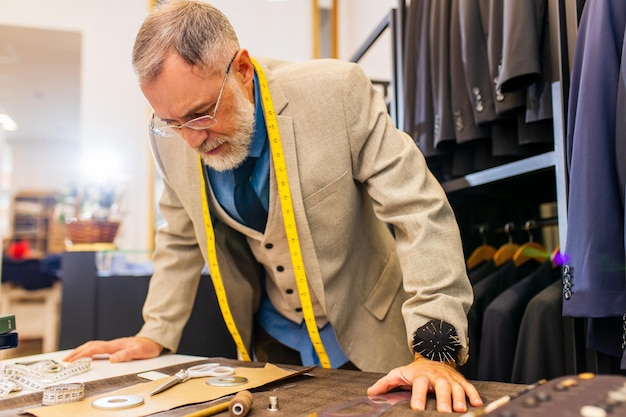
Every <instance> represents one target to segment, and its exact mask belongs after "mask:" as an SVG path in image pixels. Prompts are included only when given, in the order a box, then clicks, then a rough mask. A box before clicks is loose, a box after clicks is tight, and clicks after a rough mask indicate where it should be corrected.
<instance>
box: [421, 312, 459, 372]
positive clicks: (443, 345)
mask: <svg viewBox="0 0 626 417" xmlns="http://www.w3.org/2000/svg"><path fill="white" fill-rule="evenodd" d="M460 347H461V342H460V341H459V337H458V336H457V333H456V329H455V328H454V327H452V325H450V324H448V323H446V322H445V321H443V320H431V321H429V322H428V323H426V324H425V325H423V326H422V327H420V328H419V329H417V330H416V331H415V335H414V336H413V351H414V352H415V353H419V354H420V355H422V356H424V357H425V358H428V359H430V360H432V361H437V362H454V361H455V360H456V355H457V352H458V350H459V348H460Z"/></svg>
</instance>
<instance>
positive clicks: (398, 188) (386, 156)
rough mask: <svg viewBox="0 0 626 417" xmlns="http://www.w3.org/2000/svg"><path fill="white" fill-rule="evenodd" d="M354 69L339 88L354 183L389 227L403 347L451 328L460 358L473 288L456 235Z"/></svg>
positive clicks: (417, 158) (412, 151)
mask: <svg viewBox="0 0 626 417" xmlns="http://www.w3.org/2000/svg"><path fill="white" fill-rule="evenodd" d="M368 85H369V80H368V79H367V77H366V76H365V74H364V73H363V72H362V71H361V70H360V69H359V67H358V66H354V67H353V70H352V71H351V72H350V73H349V74H348V75H347V79H346V81H345V86H344V98H343V100H344V109H345V110H346V112H345V117H346V124H347V125H348V126H352V128H351V130H350V146H351V149H352V151H351V152H352V165H353V167H352V169H353V177H354V179H355V180H356V181H357V182H359V183H361V184H363V186H364V187H365V189H366V191H367V193H368V194H369V196H370V198H371V200H372V202H373V209H374V211H375V214H376V216H377V217H378V218H379V219H380V220H382V221H383V222H385V223H387V224H390V225H392V226H393V230H394V233H395V238H396V250H397V253H398V256H399V258H400V264H401V268H402V275H403V287H404V290H405V292H406V293H407V294H408V297H409V298H408V299H407V300H406V301H405V303H404V304H403V308H402V312H403V316H404V320H405V325H406V331H407V341H408V342H409V344H411V340H412V337H413V334H414V332H415V330H417V328H419V327H420V326H422V325H424V324H425V323H427V322H428V321H430V320H433V319H438V320H439V319H440V320H445V321H447V322H448V323H450V324H452V325H453V326H454V327H455V328H456V330H457V332H458V335H459V339H460V341H461V343H462V344H463V347H464V350H463V352H462V353H461V354H462V356H463V357H465V354H466V353H467V318H466V315H467V312H468V310H469V307H470V305H471V302H472V289H471V285H470V282H469V279H468V277H467V274H466V268H465V260H464V256H463V250H462V246H461V239H460V233H459V229H458V225H457V223H456V219H455V216H454V213H453V211H452V208H451V206H450V204H449V202H448V200H447V197H446V194H445V192H444V191H443V189H442V187H441V186H440V184H439V183H438V182H437V180H436V179H435V177H434V176H433V175H432V174H431V172H430V171H429V169H428V167H427V165H426V162H425V160H424V157H423V155H422V154H421V153H420V152H419V150H418V148H417V147H416V146H415V143H414V142H413V141H412V140H411V138H410V137H409V136H408V135H407V134H405V133H404V132H401V131H400V130H398V129H396V128H395V127H394V126H393V123H392V121H391V118H390V117H389V115H388V114H387V111H386V107H385V105H384V101H383V100H382V99H381V97H380V96H379V94H378V93H377V92H376V91H375V90H374V89H372V88H368Z"/></svg>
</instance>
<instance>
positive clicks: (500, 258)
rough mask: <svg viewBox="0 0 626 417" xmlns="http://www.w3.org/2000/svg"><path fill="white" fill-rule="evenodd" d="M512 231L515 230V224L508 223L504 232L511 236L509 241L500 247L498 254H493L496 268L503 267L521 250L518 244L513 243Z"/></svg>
mask: <svg viewBox="0 0 626 417" xmlns="http://www.w3.org/2000/svg"><path fill="white" fill-rule="evenodd" d="M511 229H513V223H507V224H505V225H504V231H505V232H506V234H507V235H509V241H508V242H507V243H505V244H504V245H502V246H500V247H499V248H498V250H497V251H496V253H494V254H493V263H494V264H495V265H496V268H498V267H501V266H502V265H503V264H504V263H505V262H507V261H510V260H511V259H513V255H514V254H515V252H516V251H517V250H518V249H519V245H518V244H517V243H513V236H512V235H511Z"/></svg>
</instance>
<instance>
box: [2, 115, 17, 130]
mask: <svg viewBox="0 0 626 417" xmlns="http://www.w3.org/2000/svg"><path fill="white" fill-rule="evenodd" d="M0 127H2V129H3V130H6V131H7V132H15V131H16V130H17V123H15V121H13V119H11V117H10V116H9V115H8V114H4V113H0Z"/></svg>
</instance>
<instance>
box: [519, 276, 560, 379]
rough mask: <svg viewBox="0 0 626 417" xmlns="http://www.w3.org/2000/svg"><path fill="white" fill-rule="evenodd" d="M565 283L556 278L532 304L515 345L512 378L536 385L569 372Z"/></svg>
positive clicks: (528, 308) (529, 304) (524, 318)
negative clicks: (567, 366)
mask: <svg viewBox="0 0 626 417" xmlns="http://www.w3.org/2000/svg"><path fill="white" fill-rule="evenodd" d="M561 291H562V285H561V282H560V281H555V282H554V283H553V284H551V285H549V286H548V287H547V288H546V289H544V290H543V291H541V292H540V293H539V294H537V295H536V296H535V297H533V299H532V300H530V302H529V303H528V306H527V307H526V311H525V313H524V317H523V318H522V323H521V324H520V331H519V335H518V340H517V346H516V348H515V360H514V361H513V374H512V378H511V379H512V381H511V382H514V383H517V384H532V383H534V382H536V381H538V380H539V379H542V378H546V379H553V378H557V377H560V376H563V375H565V372H566V371H565V342H564V340H565V336H564V331H563V317H562V316H561V307H562V300H563V297H562V295H561Z"/></svg>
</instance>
